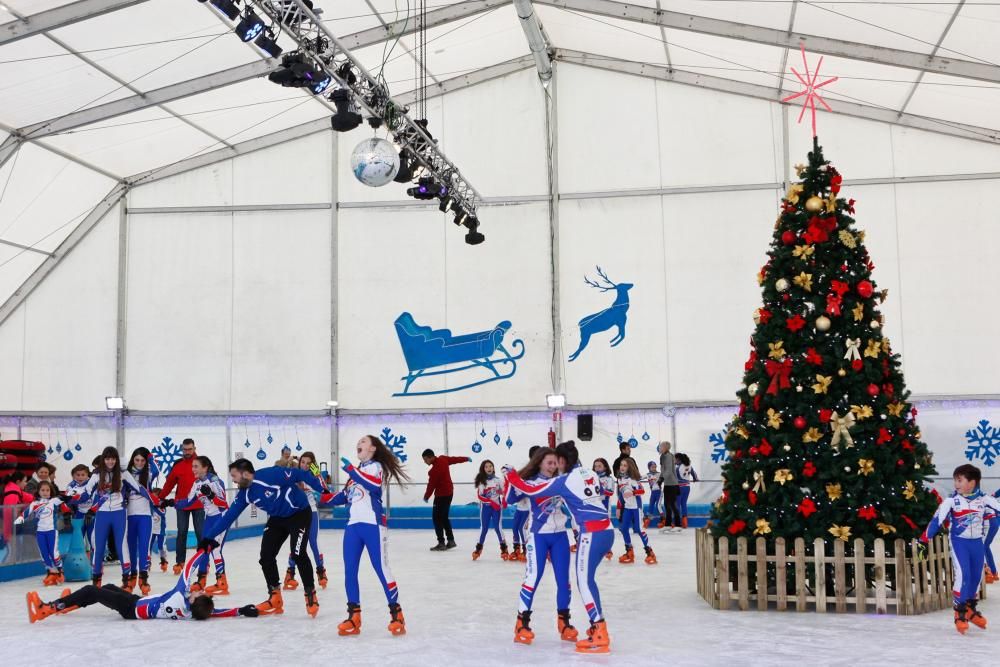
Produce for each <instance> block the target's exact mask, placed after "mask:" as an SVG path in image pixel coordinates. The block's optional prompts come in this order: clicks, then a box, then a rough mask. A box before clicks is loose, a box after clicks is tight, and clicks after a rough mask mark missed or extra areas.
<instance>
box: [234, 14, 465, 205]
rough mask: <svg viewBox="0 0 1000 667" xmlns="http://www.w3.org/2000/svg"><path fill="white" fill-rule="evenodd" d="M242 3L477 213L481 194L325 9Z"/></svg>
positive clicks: (424, 172)
mask: <svg viewBox="0 0 1000 667" xmlns="http://www.w3.org/2000/svg"><path fill="white" fill-rule="evenodd" d="M243 4H244V5H245V6H246V7H247V8H255V9H256V10H257V12H258V14H259V15H260V16H261V17H262V18H263V17H265V16H266V17H267V20H268V21H269V22H270V29H271V30H274V31H277V30H280V31H281V32H283V33H284V34H286V35H288V36H289V37H290V38H291V39H293V40H294V41H295V43H296V44H297V45H298V49H296V53H299V54H301V55H302V56H304V57H305V58H306V60H308V61H311V62H312V63H313V64H314V65H315V69H316V70H321V71H323V72H325V73H326V74H327V75H328V76H329V77H330V78H331V79H332V81H333V84H332V85H331V86H330V87H331V89H332V88H335V90H330V91H326V92H328V93H330V94H329V95H327V97H329V98H331V99H332V96H333V94H335V93H336V92H337V91H339V90H346V91H348V92H349V93H350V96H351V101H352V104H353V105H355V106H356V107H357V108H358V109H360V110H363V111H364V112H366V113H367V115H368V116H369V119H368V122H369V123H370V124H371V125H372V126H374V127H378V126H383V127H385V128H386V130H388V132H389V133H390V134H391V135H392V138H393V140H394V141H395V142H396V144H397V146H398V147H399V148H400V149H401V152H403V153H405V154H407V155H409V156H410V157H411V158H412V159H413V160H415V161H416V162H417V163H418V165H419V167H422V169H419V168H418V169H416V170H415V173H414V174H413V177H414V179H416V178H418V177H423V178H433V179H434V181H435V182H436V183H438V184H440V185H442V186H445V187H446V188H447V192H448V194H449V196H450V197H451V199H452V210H454V211H460V212H463V213H465V214H466V215H467V216H468V217H469V218H476V217H477V216H476V212H477V209H478V207H479V204H480V202H481V201H482V196H481V195H480V194H479V192H478V191H477V190H476V189H475V188H474V187H473V186H472V184H471V183H469V182H468V180H466V178H465V177H464V176H462V173H461V172H460V171H459V170H458V167H456V166H455V165H454V164H453V163H452V162H451V161H450V160H449V159H448V158H447V157H446V156H445V154H444V153H442V152H441V150H440V149H439V148H438V146H437V141H436V140H435V139H433V138H432V137H431V136H430V134H428V133H427V131H426V130H425V129H424V128H423V127H422V126H421V124H419V123H418V122H416V121H414V120H413V119H411V118H410V117H409V115H408V114H407V111H408V109H407V107H405V106H403V105H402V104H400V103H399V102H396V101H395V100H393V99H392V96H391V95H390V94H389V89H388V87H387V86H386V85H385V83H384V82H380V81H379V80H377V79H376V78H375V77H374V76H372V75H371V74H370V73H369V72H368V70H366V69H365V67H364V65H362V64H361V62H360V61H359V60H358V59H357V58H356V57H355V56H354V54H352V53H351V52H350V50H349V49H347V48H346V47H345V46H344V45H343V44H342V43H341V42H340V40H338V39H337V37H336V36H335V35H334V34H333V33H332V32H330V30H329V29H328V28H327V27H326V26H325V25H324V24H323V22H322V21H321V20H320V19H319V16H318V15H319V14H320V13H321V12H322V10H321V9H319V8H318V7H317V8H316V9H313V7H312V2H309V1H308V0H244V2H243ZM342 94H343V93H341V95H342ZM424 122H426V121H424Z"/></svg>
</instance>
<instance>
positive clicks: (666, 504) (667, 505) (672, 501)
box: [663, 484, 681, 528]
mask: <svg viewBox="0 0 1000 667" xmlns="http://www.w3.org/2000/svg"><path fill="white" fill-rule="evenodd" d="M680 494H681V487H679V486H677V485H676V484H674V485H670V486H668V485H666V484H664V485H663V525H664V526H676V527H678V528H680V526H681V511H680V508H678V507H677V497H678V496H679V495H680Z"/></svg>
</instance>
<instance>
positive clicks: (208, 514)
mask: <svg viewBox="0 0 1000 667" xmlns="http://www.w3.org/2000/svg"><path fill="white" fill-rule="evenodd" d="M191 472H192V473H193V474H194V483H193V484H192V485H191V491H189V492H188V497H187V498H186V499H184V500H180V501H176V502H175V506H176V507H177V509H178V510H180V511H182V512H187V511H190V510H191V508H192V507H200V508H201V509H202V510H203V511H204V512H205V523H204V526H205V530H206V531H209V533H211V531H212V529H213V528H215V524H216V523H217V522H218V521H219V520H220V519H221V518H222V513H223V512H225V511H226V510H227V509H229V502H228V501H227V500H226V486H225V484H223V482H222V480H221V479H220V478H219V476H218V475H217V474H216V473H215V467H214V466H213V465H212V460H211V459H210V458H208V457H207V456H196V457H194V458H193V459H191ZM228 533H229V530H228V529H227V530H223V531H222V532H221V533H219V534H218V535H216V537H215V538H214V540H215V542H217V543H218V545H219V546H217V547H215V548H214V549H212V552H211V554H209V558H205V559H203V560H202V561H201V565H200V566H199V568H198V580H197V581H196V582H195V583H194V584H192V585H191V590H193V591H195V592H197V591H205V592H206V593H208V594H209V595H229V581H228V580H227V579H226V559H225V557H224V556H223V555H222V547H223V546H224V545H225V543H226V535H227V534H228ZM209 560H211V561H212V563H213V564H214V565H215V584H213V585H212V586H206V583H207V580H208V565H209Z"/></svg>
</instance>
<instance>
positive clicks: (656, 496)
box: [643, 472, 663, 524]
mask: <svg viewBox="0 0 1000 667" xmlns="http://www.w3.org/2000/svg"><path fill="white" fill-rule="evenodd" d="M659 478H660V473H659V472H651V473H649V474H647V475H646V478H645V479H644V480H643V481H644V482H645V483H646V484H647V485H648V486H649V512H648V516H649V517H650V521H649V522H650V524H655V523H658V521H656V519H657V517H661V516H663V512H662V510H660V496H661V494H662V493H663V492H662V491H661V490H660V487H659V486H658V485H657V483H656V480H658V479H659Z"/></svg>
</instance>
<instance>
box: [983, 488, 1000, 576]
mask: <svg viewBox="0 0 1000 667" xmlns="http://www.w3.org/2000/svg"><path fill="white" fill-rule="evenodd" d="M993 497H994V498H1000V489H998V490H997V491H995V492H994V493H993ZM988 518H989V522H990V527H989V529H988V530H987V531H986V541H985V544H984V545H983V547H984V549H985V550H986V573H985V574H986V583H987V584H993V583H996V582H998V581H1000V572H997V562H996V560H995V559H994V558H993V540H994V539H995V538H996V536H997V533H998V532H1000V515H997V514H993V515H992V516H990V517H988Z"/></svg>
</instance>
